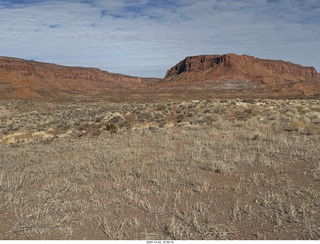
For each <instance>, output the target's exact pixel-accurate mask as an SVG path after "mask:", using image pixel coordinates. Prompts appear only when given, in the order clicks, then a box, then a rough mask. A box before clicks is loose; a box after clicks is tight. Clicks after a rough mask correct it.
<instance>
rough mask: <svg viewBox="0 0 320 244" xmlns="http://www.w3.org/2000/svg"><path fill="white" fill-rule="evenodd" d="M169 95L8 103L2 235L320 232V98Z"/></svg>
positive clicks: (1, 116)
mask: <svg viewBox="0 0 320 244" xmlns="http://www.w3.org/2000/svg"><path fill="white" fill-rule="evenodd" d="M131 96H133V94H131ZM137 96H139V94H137ZM170 96H171V95H170ZM114 97H117V95H116V94H114ZM162 98H164V99H162ZM162 98H161V99H160V98H159V99H154V100H152V99H149V98H147V99H145V100H144V99H142V100H141V99H140V100H139V97H137V99H133V100H134V101H130V102H129V100H130V99H129V100H128V101H121V102H119V101H114V102H110V100H109V101H101V100H100V101H84V100H80V99H79V100H78V101H75V100H74V101H69V102H68V101H63V102H61V101H60V102H58V101H56V102H44V101H1V102H0V226H1V228H0V238H1V239H3V240H4V239H10V240H11V239H15V240H18V239H23V240H25V239H42V240H43V239H65V240H68V239H113V240H118V239H119V240H136V239H138V240H145V239H147V240H149V239H150V240H159V239H160V240H185V239H187V240H194V239H200V240H216V239H217V240H220V239H223V240H225V239H227V240H234V239H238V240H239V239H240V240H241V239H269V240H270V239H271V240H279V239H299V240H306V239H313V240H318V239H320V145H319V141H320V100H318V99H295V100H292V99H290V100H289V99H282V100H280V99H277V100H275V99H258V98H256V99H253V98H245V97H244V98H241V99H231V98H230V99H226V98H223V99H210V98H202V99H197V97H195V99H194V100H190V99H187V98H183V97H180V99H176V100H170V99H168V98H166V97H165V96H164V95H163V94H162Z"/></svg>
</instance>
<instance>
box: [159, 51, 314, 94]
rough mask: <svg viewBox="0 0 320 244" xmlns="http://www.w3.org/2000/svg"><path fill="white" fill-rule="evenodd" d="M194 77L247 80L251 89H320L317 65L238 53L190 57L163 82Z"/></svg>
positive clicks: (210, 80) (307, 91)
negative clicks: (304, 65)
mask: <svg viewBox="0 0 320 244" xmlns="http://www.w3.org/2000/svg"><path fill="white" fill-rule="evenodd" d="M190 81H192V82H193V83H198V84H201V83H202V84H203V83H205V84H207V85H208V84H211V85H212V86H215V85H217V84H219V86H220V87H221V86H222V87H223V86H224V85H226V84H228V86H229V88H232V84H235V85H236V86H238V85H239V84H243V86H244V87H246V86H247V87H248V88H250V89H251V88H253V87H255V88H261V89H265V90H269V91H282V92H302V93H304V94H307V95H311V94H315V93H317V92H319V91H320V76H319V74H318V73H317V71H316V70H315V68H313V67H303V66H301V65H298V64H293V63H290V62H285V61H281V60H264V59H258V58H255V57H252V56H247V55H242V56H239V55H236V54H225V55H201V56H194V57H187V58H185V59H184V60H182V61H181V62H179V63H178V64H177V65H175V66H174V67H172V68H171V69H169V70H168V71H167V74H166V77H165V79H164V80H163V83H164V84H165V83H170V84H174V83H179V84H183V83H185V84H187V83H190ZM236 89H237V88H236Z"/></svg>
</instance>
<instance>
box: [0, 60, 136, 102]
mask: <svg viewBox="0 0 320 244" xmlns="http://www.w3.org/2000/svg"><path fill="white" fill-rule="evenodd" d="M140 86H142V81H141V79H140V78H138V77H130V76H125V75H120V74H113V73H109V72H107V71H101V70H99V69H95V68H82V67H66V66H61V65H55V64H49V63H41V62H35V61H27V60H23V59H17V58H8V57H0V96H2V97H4V98H6V97H8V98H11V97H13V98H15V97H17V98H23V97H25V98H29V97H30V98H34V97H39V96H40V97H43V96H49V97H50V96H55V95H59V94H61V93H68V94H77V93H80V94H85V95H92V94H99V93H102V92H104V91H107V90H110V89H111V90H112V89H118V88H132V87H140ZM28 91H29V92H28ZM10 94H11V95H12V96H11V95H10ZM16 94H19V96H16Z"/></svg>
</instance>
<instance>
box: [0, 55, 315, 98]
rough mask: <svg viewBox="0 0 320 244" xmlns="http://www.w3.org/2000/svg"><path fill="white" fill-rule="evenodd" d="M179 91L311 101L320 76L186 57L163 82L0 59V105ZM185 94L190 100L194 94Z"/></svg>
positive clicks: (282, 66)
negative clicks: (295, 97) (291, 96)
mask: <svg viewBox="0 0 320 244" xmlns="http://www.w3.org/2000/svg"><path fill="white" fill-rule="evenodd" d="M177 88H179V89H180V90H183V89H187V90H189V91H190V90H192V89H201V90H202V91H203V92H205V93H207V94H208V93H210V92H212V91H214V92H217V91H219V93H223V92H230V91H236V93H234V96H235V97H236V96H238V95H237V94H241V93H242V92H249V93H248V94H250V92H251V93H258V94H264V93H266V92H269V93H278V94H283V96H285V95H286V94H298V95H302V96H310V95H315V94H318V93H319V92H320V75H319V74H318V73H317V71H316V70H315V69H314V68H313V67H303V66H301V65H298V64H292V63H290V62H285V61H281V60H264V59H258V58H255V57H252V56H248V55H241V56H239V55H236V54H225V55H200V56H194V57H187V58H185V59H184V60H182V61H181V62H179V63H178V64H177V65H175V66H174V67H172V68H171V69H169V70H168V71H167V74H166V76H165V78H164V79H156V78H139V77H132V76H127V75H121V74H114V73H109V72H107V71H102V70H99V69H96V68H84V67H67V66H61V65H56V64H49V63H42V62H36V61H33V60H23V59H18V58H10V57H0V99H1V100H3V99H41V100H46V99H57V98H58V99H59V98H60V99H65V98H73V97H75V96H82V97H85V96H96V95H105V94H110V93H112V92H114V91H119V90H122V91H126V92H131V93H132V94H135V93H136V94H140V95H139V96H142V97H143V94H144V93H143V92H145V93H146V94H148V95H149V96H150V93H152V92H155V93H156V92H161V91H165V92H168V91H169V92H170V90H173V89H177ZM141 91H143V92H142V93H141ZM141 94H142V95H141ZM186 94H187V95H186V98H189V96H190V97H192V92H191V93H190V92H189V93H186ZM151 95H152V94H151Z"/></svg>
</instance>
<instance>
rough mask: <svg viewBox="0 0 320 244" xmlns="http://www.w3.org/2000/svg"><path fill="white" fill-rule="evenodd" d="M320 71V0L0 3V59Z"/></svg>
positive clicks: (131, 68)
mask: <svg viewBox="0 0 320 244" xmlns="http://www.w3.org/2000/svg"><path fill="white" fill-rule="evenodd" d="M225 53H236V54H248V55H252V56H255V57H259V58H268V59H282V60H286V61H291V62H293V63H298V64H301V65H304V66H314V67H315V68H316V69H317V70H318V72H319V71H320V1H319V0H197V1H195V0H175V1H174V0H157V1H152V0H114V1H109V0H92V1H89V0H82V1H81V0H66V1H61V0H42V1H40V0H30V1H28V0H11V1H7V0H0V56H10V57H19V58H24V59H34V60H37V61H43V62H52V63H57V64H62V65H71V66H86V67H97V68H100V69H102V70H107V71H109V72H114V73H122V74H128V75H135V76H141V77H163V76H164V75H165V72H166V70H167V69H169V68H170V67H171V66H173V65H175V64H176V63H177V62H179V61H180V60H182V59H183V58H185V57H186V56H192V55H200V54H225Z"/></svg>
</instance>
